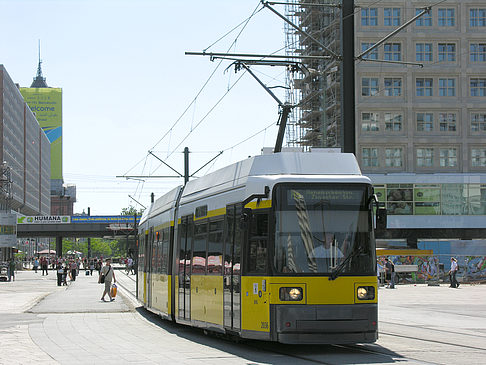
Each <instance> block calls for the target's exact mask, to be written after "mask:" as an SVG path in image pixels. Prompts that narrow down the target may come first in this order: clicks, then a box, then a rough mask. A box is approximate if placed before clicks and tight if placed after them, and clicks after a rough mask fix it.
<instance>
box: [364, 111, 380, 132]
mask: <svg viewBox="0 0 486 365" xmlns="http://www.w3.org/2000/svg"><path fill="white" fill-rule="evenodd" d="M361 129H362V130H363V131H364V132H379V130H380V127H379V125H378V114H377V113H368V112H366V113H361Z"/></svg>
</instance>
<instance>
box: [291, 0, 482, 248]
mask: <svg viewBox="0 0 486 365" xmlns="http://www.w3.org/2000/svg"><path fill="white" fill-rule="evenodd" d="M292 3H293V4H292V5H289V6H287V15H288V16H289V17H290V19H291V20H293V21H294V22H295V23H298V24H299V25H300V26H302V27H303V28H304V29H305V30H306V31H307V32H308V33H311V34H312V35H313V36H314V37H316V38H318V39H319V40H320V41H321V42H322V43H323V44H325V45H327V46H328V47H329V48H331V49H332V50H333V51H335V52H337V53H339V52H340V41H339V40H340V18H341V17H340V10H339V9H338V8H336V7H327V6H319V7H316V6H311V5H309V4H311V3H319V4H323V3H331V1H326V0H305V1H299V0H294V1H292ZM332 3H335V2H332ZM426 5H430V2H420V1H412V0H406V1H401V0H400V1H399V0H386V1H379V2H377V1H371V0H368V1H367V0H364V1H360V2H359V6H360V7H359V8H356V12H355V14H354V18H355V54H356V55H359V54H360V53H361V52H363V51H365V50H366V49H368V48H370V47H371V46H372V45H374V44H376V43H377V42H378V41H380V40H381V39H382V38H384V37H385V36H386V35H387V34H389V33H390V32H392V31H393V30H394V29H396V28H398V27H399V26H401V25H403V24H404V23H405V22H406V21H407V20H409V19H411V18H413V17H414V16H415V15H416V14H419V13H420V12H421V11H422V8H423V7H424V6H426ZM485 31H486V4H485V2H484V0H470V1H467V2H465V1H457V0H446V1H444V2H440V3H438V4H437V5H435V6H433V7H432V8H431V11H430V12H429V13H426V14H425V15H423V16H422V17H420V18H418V19H417V20H415V21H414V22H413V23H412V24H410V25H409V26H408V27H407V28H405V29H403V30H402V31H401V32H399V33H398V34H396V35H395V36H393V37H392V38H390V39H388V40H387V41H385V43H384V44H382V45H380V46H379V47H377V48H376V49H375V50H373V51H372V52H371V53H369V54H368V55H366V56H365V58H367V59H368V60H357V61H356V64H355V65H356V87H355V92H356V94H355V95H356V136H357V140H356V156H357V158H358V160H359V162H360V166H361V169H362V171H363V173H364V174H366V175H368V176H369V177H370V178H371V179H372V181H373V183H374V185H375V191H376V192H377V194H378V195H379V196H380V200H381V201H382V202H384V203H385V204H386V206H387V208H388V214H389V217H388V227H389V228H390V230H389V232H390V233H389V234H390V235H389V238H390V239H391V238H393V239H397V238H401V239H403V240H407V241H408V245H409V246H415V245H416V244H417V240H420V239H426V238H438V237H442V238H486V223H485V222H486V220H485V215H486V40H485V37H484V34H485ZM286 34H287V45H288V46H290V48H291V49H290V51H291V52H293V53H294V54H302V55H317V54H319V55H322V54H325V53H323V50H322V49H320V48H319V46H318V45H316V44H315V43H314V42H312V41H311V40H310V39H309V38H307V37H305V36H303V35H301V34H299V33H297V32H295V31H294V30H293V29H292V28H290V27H289V28H288V29H287V32H286ZM382 60H383V61H385V62H381V61H382ZM401 62H413V63H420V64H422V65H423V67H419V66H416V65H410V64H404V63H401ZM307 66H308V68H309V69H313V70H315V72H309V73H308V74H306V75H302V76H301V77H300V78H299V79H298V80H295V82H294V86H295V88H296V91H294V93H293V94H292V95H291V96H292V97H293V98H294V100H295V101H297V102H299V103H300V105H301V108H300V110H299V111H297V112H296V113H295V114H294V115H293V120H292V121H291V127H290V129H289V130H290V131H289V132H288V136H287V137H289V134H291V136H290V138H288V140H289V141H290V142H291V143H293V144H300V145H303V146H304V147H306V148H311V147H337V146H341V145H342V133H341V130H342V129H341V128H342V126H341V120H340V119H341V105H340V97H341V93H340V92H341V90H340V63H339V62H338V60H322V61H314V62H313V63H307ZM295 136H297V137H295ZM299 136H300V137H299ZM429 236H430V237H429Z"/></svg>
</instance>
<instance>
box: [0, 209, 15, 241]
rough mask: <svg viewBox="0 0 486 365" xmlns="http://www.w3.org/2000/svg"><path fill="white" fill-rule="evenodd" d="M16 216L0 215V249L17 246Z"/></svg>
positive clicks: (10, 214) (9, 214)
mask: <svg viewBox="0 0 486 365" xmlns="http://www.w3.org/2000/svg"><path fill="white" fill-rule="evenodd" d="M16 220H17V216H16V215H15V214H12V213H4V212H2V213H0V247H14V246H15V245H16V244H17V225H16V224H15V221H16Z"/></svg>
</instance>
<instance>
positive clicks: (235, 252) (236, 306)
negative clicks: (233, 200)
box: [223, 204, 244, 331]
mask: <svg viewBox="0 0 486 365" xmlns="http://www.w3.org/2000/svg"><path fill="white" fill-rule="evenodd" d="M241 213H242V206H241V204H239V205H228V206H227V207H226V222H225V224H226V227H225V232H226V236H225V241H224V243H225V245H224V246H225V248H224V278H223V280H224V290H223V292H224V294H223V304H224V327H225V328H226V329H228V330H231V331H239V330H240V328H241V290H240V287H241V246H242V242H243V238H244V230H243V229H242V228H241V227H242V226H241V223H240V222H241Z"/></svg>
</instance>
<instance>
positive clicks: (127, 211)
mask: <svg viewBox="0 0 486 365" xmlns="http://www.w3.org/2000/svg"><path fill="white" fill-rule="evenodd" d="M144 210H145V209H143V208H140V210H138V211H137V208H135V207H134V206H133V205H130V206H128V207H127V208H123V209H122V211H121V213H120V215H135V214H136V215H137V216H138V217H140V216H141V215H142V214H143V211H144Z"/></svg>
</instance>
